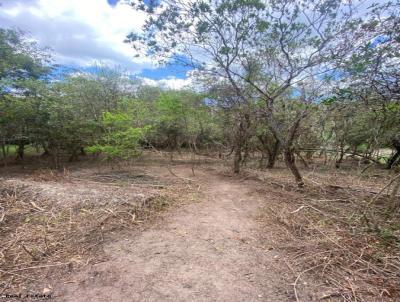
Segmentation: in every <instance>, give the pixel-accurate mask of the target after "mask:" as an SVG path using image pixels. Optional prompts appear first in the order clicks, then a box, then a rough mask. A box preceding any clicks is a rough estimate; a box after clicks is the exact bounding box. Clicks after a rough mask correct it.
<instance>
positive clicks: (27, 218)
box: [0, 154, 400, 301]
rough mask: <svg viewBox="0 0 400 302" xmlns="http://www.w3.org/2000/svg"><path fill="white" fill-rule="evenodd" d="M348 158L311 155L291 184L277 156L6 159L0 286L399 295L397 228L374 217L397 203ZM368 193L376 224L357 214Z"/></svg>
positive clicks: (58, 296)
mask: <svg viewBox="0 0 400 302" xmlns="http://www.w3.org/2000/svg"><path fill="white" fill-rule="evenodd" d="M349 165H352V163H349ZM192 168H193V169H192ZM350 168H351V167H348V168H346V167H345V168H343V169H342V170H340V171H333V170H332V168H329V167H327V166H323V165H319V164H314V165H313V167H310V168H308V169H307V170H304V171H303V172H304V173H305V175H306V177H305V179H306V180H307V185H306V187H305V188H303V189H299V188H297V186H295V185H294V184H293V183H292V182H291V179H290V174H289V172H288V171H286V170H284V169H282V168H280V167H279V166H278V167H276V168H274V169H271V170H268V171H260V170H253V169H252V168H251V163H250V164H249V166H248V167H247V168H246V169H245V171H244V172H243V173H242V174H241V175H240V176H234V175H233V174H232V173H231V172H230V171H229V169H228V168H226V167H225V166H224V165H223V164H222V163H220V162H218V161H216V160H215V159H212V158H206V157H202V158H200V159H198V160H197V161H196V162H195V163H193V162H190V161H189V160H188V158H186V156H180V157H178V158H176V159H175V160H174V163H173V164H172V165H171V164H169V163H168V162H167V161H163V160H162V158H161V157H160V156H158V155H155V154H148V155H146V156H143V157H142V158H140V159H138V160H137V162H136V163H130V164H127V163H125V164H114V165H105V164H104V163H99V162H98V161H96V160H94V161H91V160H86V161H85V162H82V161H81V162H78V163H75V164H73V165H70V166H68V167H65V168H64V170H60V171H53V170H43V169H42V168H40V165H39V164H28V165H25V167H22V166H21V165H10V166H9V167H8V168H7V169H2V172H3V173H2V182H1V211H2V213H1V216H0V218H1V227H2V228H1V233H0V234H1V239H2V242H4V244H2V247H1V254H0V255H1V262H0V266H1V267H0V274H1V284H0V285H1V289H0V290H1V292H2V295H3V296H4V297H5V296H6V295H10V294H16V293H23V294H27V293H28V294H47V295H51V297H52V299H54V300H55V301H320V300H321V301H355V300H356V299H357V301H378V300H379V301H396V299H397V298H398V294H399V292H398V290H399V280H400V279H399V277H400V276H399V269H398V268H399V264H400V262H399V256H400V254H399V246H398V244H399V241H398V232H399V230H398V229H385V228H384V226H385V224H387V225H390V226H392V225H393V223H392V220H394V219H399V217H397V216H395V214H393V213H392V214H390V213H382V211H381V210H380V209H381V208H384V205H385V203H386V202H387V199H388V197H386V196H385V194H382V193H381V194H380V195H379V196H378V193H379V189H380V188H381V187H383V186H384V185H385V183H386V179H385V176H384V175H386V173H387V172H386V171H384V170H380V169H375V168H373V169H371V170H369V169H368V171H366V172H364V173H363V174H360V173H359V174H358V175H357V176H355V174H354V166H352V168H351V169H352V170H351V173H352V175H350V174H349V172H347V171H349V170H348V169H350ZM362 169H363V168H362V167H360V171H361V170H362ZM193 172H194V173H193ZM375 197H376V200H374V202H373V204H372V203H371V204H370V207H369V213H373V215H374V219H375V223H379V224H380V230H382V229H384V230H385V233H383V234H382V232H381V233H378V232H376V231H375V232H374V230H373V227H371V226H368V222H365V221H363V215H364V214H365V213H364V211H365V204H366V203H370V201H371V200H372V199H374V198H375ZM371 215H372V214H371ZM396 215H398V214H396ZM10 299H11V298H10ZM28 300H29V299H28Z"/></svg>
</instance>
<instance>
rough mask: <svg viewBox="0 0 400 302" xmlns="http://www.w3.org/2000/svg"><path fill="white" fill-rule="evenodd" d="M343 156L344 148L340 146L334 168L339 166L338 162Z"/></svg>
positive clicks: (339, 162)
mask: <svg viewBox="0 0 400 302" xmlns="http://www.w3.org/2000/svg"><path fill="white" fill-rule="evenodd" d="M343 157H344V148H343V146H340V151H339V158H338V159H337V160H336V163H335V167H336V169H339V168H340V164H341V163H342V161H343Z"/></svg>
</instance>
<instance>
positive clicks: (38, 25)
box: [0, 0, 190, 88]
mask: <svg viewBox="0 0 400 302" xmlns="http://www.w3.org/2000/svg"><path fill="white" fill-rule="evenodd" d="M0 3H1V4H2V6H1V8H0V27H3V28H4V27H5V28H19V29H21V30H23V31H24V32H27V33H28V35H29V36H30V37H31V38H32V39H35V40H36V41H37V42H38V43H39V44H40V45H42V46H49V47H51V48H52V53H53V58H54V61H55V63H58V64H62V65H65V66H69V67H74V68H82V69H88V68H90V66H92V65H93V64H95V63H96V62H97V63H99V62H101V63H102V64H104V65H110V66H119V67H122V68H124V69H126V70H127V71H129V72H130V73H131V74H132V75H136V76H138V77H143V78H145V79H146V80H148V82H149V83H151V84H157V83H158V82H160V83H161V84H163V85H167V86H171V87H173V88H179V87H180V86H183V85H185V84H187V83H188V81H189V80H188V78H187V74H186V73H187V72H188V71H189V70H190V69H189V68H187V67H186V68H184V67H182V66H177V65H174V64H173V65H171V66H162V67H159V66H157V65H156V64H155V63H156V62H153V61H152V59H150V58H146V57H144V56H140V57H135V53H134V50H133V49H132V47H131V46H130V45H128V44H126V43H124V42H123V40H124V39H125V37H126V35H127V34H128V33H129V32H131V31H134V32H138V31H140V28H141V26H142V24H143V22H144V20H145V15H144V13H143V12H137V11H135V10H134V9H132V8H131V7H129V6H128V5H127V4H126V2H125V1H119V0H12V1H10V0H0Z"/></svg>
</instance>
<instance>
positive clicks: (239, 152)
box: [233, 146, 242, 174]
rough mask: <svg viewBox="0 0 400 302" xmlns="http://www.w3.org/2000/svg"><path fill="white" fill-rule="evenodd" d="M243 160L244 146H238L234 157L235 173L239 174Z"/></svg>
mask: <svg viewBox="0 0 400 302" xmlns="http://www.w3.org/2000/svg"><path fill="white" fill-rule="evenodd" d="M241 162H242V148H241V147H240V146H236V147H235V156H234V159H233V173H235V174H239V172H240V164H241Z"/></svg>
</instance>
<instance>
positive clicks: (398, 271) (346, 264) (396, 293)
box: [272, 185, 400, 301]
mask: <svg viewBox="0 0 400 302" xmlns="http://www.w3.org/2000/svg"><path fill="white" fill-rule="evenodd" d="M298 195H300V196H298V197H297V198H295V199H293V198H290V199H282V203H281V204H279V205H277V207H275V208H274V209H272V211H273V213H274V215H275V217H276V219H277V221H278V222H279V223H280V224H281V225H282V226H283V227H284V233H285V238H286V240H285V241H286V242H289V244H282V248H284V249H285V250H287V251H288V252H289V255H290V256H291V259H292V260H293V263H294V266H295V267H297V268H299V270H301V271H300V273H298V275H297V278H296V281H295V283H294V292H295V294H296V297H297V289H298V287H299V286H300V285H299V282H298V281H299V279H301V278H302V277H303V274H305V273H311V272H312V273H313V274H317V276H318V279H319V280H323V282H324V284H325V286H324V287H326V288H327V289H326V290H324V292H323V293H322V294H321V295H320V297H318V298H319V299H322V300H323V299H327V298H330V297H334V296H339V297H341V298H342V299H343V300H344V301H371V300H368V299H371V298H372V299H375V300H372V301H376V299H379V301H398V300H396V299H400V225H399V222H400V213H399V212H388V211H386V209H387V208H388V207H387V201H386V200H385V198H387V197H381V198H380V199H379V200H377V202H375V203H374V204H369V203H368V201H369V200H370V199H371V194H370V193H365V194H362V193H360V192H358V193H357V194H356V193H355V192H354V191H351V190H346V189H344V188H340V187H338V186H329V185H324V186H309V187H308V189H307V191H305V192H303V193H302V194H298ZM317 197H318V198H317ZM378 201H379V202H378ZM368 204H369V206H370V207H371V208H370V209H369V212H371V213H374V228H373V229H371V227H370V226H369V225H368V224H367V223H366V221H365V206H366V205H368Z"/></svg>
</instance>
